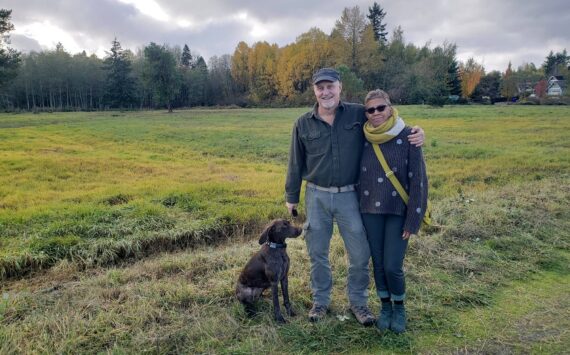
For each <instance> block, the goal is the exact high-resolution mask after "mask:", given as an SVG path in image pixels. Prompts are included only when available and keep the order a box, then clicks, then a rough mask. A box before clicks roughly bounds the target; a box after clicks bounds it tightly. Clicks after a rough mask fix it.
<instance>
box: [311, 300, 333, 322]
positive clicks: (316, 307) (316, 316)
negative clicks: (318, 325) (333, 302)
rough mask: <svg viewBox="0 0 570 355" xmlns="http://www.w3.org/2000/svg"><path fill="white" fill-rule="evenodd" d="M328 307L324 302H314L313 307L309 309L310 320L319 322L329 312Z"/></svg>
mask: <svg viewBox="0 0 570 355" xmlns="http://www.w3.org/2000/svg"><path fill="white" fill-rule="evenodd" d="M328 310H329V309H328V307H327V306H323V305H322V304H318V303H313V307H312V308H311V310H310V311H309V321H311V322H318V321H320V320H321V319H323V318H324V317H325V316H326V315H327V312H328Z"/></svg>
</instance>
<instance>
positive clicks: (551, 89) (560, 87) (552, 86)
mask: <svg viewBox="0 0 570 355" xmlns="http://www.w3.org/2000/svg"><path fill="white" fill-rule="evenodd" d="M565 90H566V80H564V77H563V76H561V75H556V76H554V75H553V76H551V77H550V78H549V79H548V89H546V95H548V96H562V95H563V94H564V91H565Z"/></svg>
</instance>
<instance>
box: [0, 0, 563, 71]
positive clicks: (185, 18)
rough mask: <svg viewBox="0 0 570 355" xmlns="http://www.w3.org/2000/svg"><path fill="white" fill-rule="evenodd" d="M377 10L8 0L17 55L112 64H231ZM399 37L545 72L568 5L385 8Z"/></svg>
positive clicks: (460, 2)
mask: <svg viewBox="0 0 570 355" xmlns="http://www.w3.org/2000/svg"><path fill="white" fill-rule="evenodd" d="M373 3H374V1H348V0H344V1H338V0H329V1H307V0H301V1H300V0H288V1H270V0H265V1H264V0H233V1H230V0H200V1H198V0H185V1H183V0H49V1H46V0H2V1H1V2H0V8H7V9H12V10H13V12H12V22H13V23H14V25H15V27H16V29H15V30H14V31H13V32H11V40H12V44H11V46H12V47H14V48H16V49H19V50H21V51H25V52H27V51H30V50H41V49H48V48H49V49H52V48H54V47H55V44H56V43H57V42H61V43H63V45H64V48H66V50H67V51H68V52H71V53H77V52H80V51H82V50H85V51H87V53H88V54H91V53H96V54H97V55H99V56H101V57H102V56H104V55H105V50H108V49H109V48H110V42H111V41H112V40H113V38H114V37H117V39H118V40H119V42H121V45H122V46H123V48H129V49H132V50H136V49H137V48H142V47H143V46H144V45H146V44H148V43H150V42H151V41H152V42H156V43H160V44H162V43H168V44H170V45H180V46H182V45H184V44H185V43H186V44H188V46H189V47H190V49H191V50H192V52H194V53H198V54H200V55H202V56H203V57H205V59H206V60H207V59H208V58H209V57H211V56H213V55H222V54H232V53H233V51H234V49H235V47H236V45H237V43H238V42H239V41H245V42H247V43H248V44H249V45H252V44H253V43H254V42H256V41H267V42H270V43H277V44H278V45H279V46H285V45H287V44H289V43H291V42H294V41H295V38H296V37H297V36H298V35H300V34H301V33H303V32H306V31H307V30H309V29H310V28H311V27H318V28H320V29H321V30H323V31H324V32H325V33H330V31H331V29H332V28H333V26H334V23H335V21H336V20H337V19H339V18H340V15H341V12H342V10H343V8H345V7H353V6H356V5H358V6H360V8H361V10H362V11H363V12H364V13H368V7H370V6H371V5H372V4H373ZM378 3H379V4H380V6H381V7H382V8H383V9H384V10H385V11H386V12H387V15H386V17H385V19H384V21H385V22H386V23H387V24H388V26H387V28H388V30H389V32H390V33H391V32H392V30H393V29H394V28H395V27H396V26H398V25H400V26H402V29H403V30H404V38H405V40H406V42H413V43H414V44H416V45H418V46H421V45H423V44H425V43H426V42H431V44H432V46H434V45H438V44H442V43H443V42H444V41H446V40H447V41H449V42H453V43H455V44H457V47H458V58H459V59H460V60H463V61H465V60H467V58H469V57H474V58H475V59H476V60H477V61H478V62H479V63H482V64H483V65H484V66H485V69H486V70H487V71H490V70H494V69H497V70H501V71H504V70H505V69H506V67H507V64H508V62H509V61H511V62H512V63H513V66H514V67H517V66H519V65H521V64H523V63H527V62H533V63H535V64H536V65H537V66H539V65H541V64H542V63H543V62H544V58H545V57H546V55H547V54H548V52H549V51H551V50H553V51H555V52H556V51H561V50H563V49H564V48H566V49H567V50H569V51H570V1H569V0H542V1H536V0H534V1H530V0H499V1H492V0H431V1H424V0H405V1H401V0H400V1H397V0H388V1H379V2H378Z"/></svg>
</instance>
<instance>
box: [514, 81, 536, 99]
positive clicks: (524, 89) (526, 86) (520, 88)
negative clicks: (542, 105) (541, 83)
mask: <svg viewBox="0 0 570 355" xmlns="http://www.w3.org/2000/svg"><path fill="white" fill-rule="evenodd" d="M517 92H518V95H519V96H522V97H526V96H529V95H531V94H532V93H534V85H533V84H532V83H531V82H530V81H526V82H522V83H518V84H517Z"/></svg>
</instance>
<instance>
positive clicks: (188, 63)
mask: <svg viewBox="0 0 570 355" xmlns="http://www.w3.org/2000/svg"><path fill="white" fill-rule="evenodd" d="M180 63H181V64H182V67H184V68H186V69H188V68H191V67H193V63H192V54H191V53H190V48H188V45H187V44H185V45H184V49H182V57H181V58H180Z"/></svg>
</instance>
